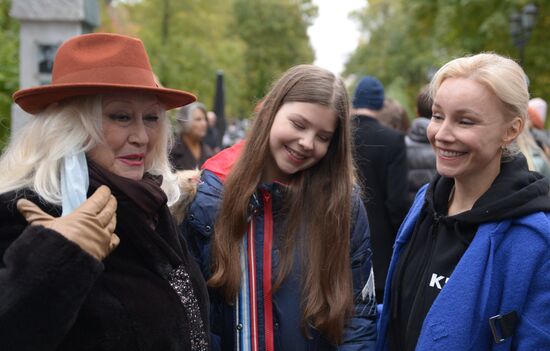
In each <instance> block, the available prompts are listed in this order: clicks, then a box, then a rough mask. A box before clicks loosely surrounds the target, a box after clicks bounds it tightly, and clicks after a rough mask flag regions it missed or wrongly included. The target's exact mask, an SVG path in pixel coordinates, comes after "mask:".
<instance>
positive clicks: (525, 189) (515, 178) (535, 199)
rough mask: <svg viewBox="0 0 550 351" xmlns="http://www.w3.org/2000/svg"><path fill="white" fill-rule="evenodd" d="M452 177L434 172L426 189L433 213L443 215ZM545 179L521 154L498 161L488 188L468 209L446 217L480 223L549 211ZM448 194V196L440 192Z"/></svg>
mask: <svg viewBox="0 0 550 351" xmlns="http://www.w3.org/2000/svg"><path fill="white" fill-rule="evenodd" d="M453 185H454V180H453V179H450V178H446V177H442V176H436V177H435V178H434V179H433V180H432V184H431V186H430V188H429V189H428V191H427V193H426V201H427V203H428V207H429V209H430V210H431V211H433V213H437V214H439V215H443V216H445V215H446V208H447V203H446V202H445V201H444V200H445V199H447V198H448V194H449V193H450V190H451V188H452V187H453ZM548 191H549V185H548V180H547V179H546V178H545V177H544V176H542V175H541V174H539V173H537V172H532V171H529V169H528V168H527V161H526V160H525V157H524V156H523V155H521V154H519V155H516V156H515V157H514V158H513V159H512V160H510V161H505V162H502V163H501V170H500V173H499V175H498V176H497V177H496V178H495V180H494V181H493V184H491V186H490V188H489V189H488V190H487V191H486V192H485V193H484V194H483V195H482V196H481V197H480V198H479V199H478V200H477V201H476V202H475V203H474V205H473V207H472V209H471V210H470V211H466V212H463V213H459V214H457V215H454V216H450V217H446V219H447V220H453V221H457V222H461V223H465V224H480V223H485V222H492V221H498V220H502V219H508V218H515V217H520V216H523V215H527V214H530V213H533V212H538V211H550V197H549V196H548ZM442 194H447V196H441V195H442ZM443 209H444V210H443Z"/></svg>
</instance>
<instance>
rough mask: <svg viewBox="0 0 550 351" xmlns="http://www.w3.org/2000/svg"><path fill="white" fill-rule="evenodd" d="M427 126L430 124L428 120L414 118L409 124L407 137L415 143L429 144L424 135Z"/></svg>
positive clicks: (426, 136)
mask: <svg viewBox="0 0 550 351" xmlns="http://www.w3.org/2000/svg"><path fill="white" fill-rule="evenodd" d="M428 124H430V120H429V119H428V118H423V117H418V118H415V119H414V120H413V121H412V123H411V128H410V129H409V132H408V133H407V136H408V137H409V138H411V140H414V141H416V142H419V143H425V144H429V143H430V141H429V140H428V135H427V134H426V130H427V129H428Z"/></svg>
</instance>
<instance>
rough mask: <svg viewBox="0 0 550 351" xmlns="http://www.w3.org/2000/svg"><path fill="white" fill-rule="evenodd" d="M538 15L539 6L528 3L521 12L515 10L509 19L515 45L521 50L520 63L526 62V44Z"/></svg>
mask: <svg viewBox="0 0 550 351" xmlns="http://www.w3.org/2000/svg"><path fill="white" fill-rule="evenodd" d="M536 16H537V7H536V6H535V5H534V4H527V5H525V6H524V7H523V9H522V10H521V13H519V12H517V11H514V12H513V13H512V14H511V15H510V17H509V19H508V21H509V25H510V33H511V34H512V39H513V41H514V46H515V47H516V48H517V49H518V51H519V64H520V65H522V64H523V62H524V49H525V44H527V41H528V40H529V37H530V36H531V31H532V30H533V27H534V26H535V18H536Z"/></svg>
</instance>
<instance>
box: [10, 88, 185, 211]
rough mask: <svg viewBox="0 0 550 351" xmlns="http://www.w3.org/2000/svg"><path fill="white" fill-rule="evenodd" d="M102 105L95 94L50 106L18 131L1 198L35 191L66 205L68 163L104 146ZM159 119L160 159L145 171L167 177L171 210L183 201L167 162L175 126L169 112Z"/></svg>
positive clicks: (164, 184)
mask: <svg viewBox="0 0 550 351" xmlns="http://www.w3.org/2000/svg"><path fill="white" fill-rule="evenodd" d="M101 101H102V95H93V96H85V97H75V98H71V99H67V100H64V101H62V102H60V103H54V104H51V105H50V106H48V108H46V109H45V110H44V111H42V112H40V113H39V114H37V115H35V116H33V117H32V118H31V119H30V120H29V121H28V122H27V123H26V124H25V125H24V126H23V127H21V128H20V129H19V130H17V132H15V133H14V134H13V135H12V136H11V140H10V143H9V145H8V146H7V148H6V149H5V151H4V153H3V154H2V156H1V157H0V170H2V171H1V172H0V194H3V193H6V192H9V191H17V190H22V189H30V190H33V191H34V192H36V193H37V194H38V195H39V196H40V197H41V198H43V199H44V200H46V201H48V202H50V203H52V204H56V205H61V185H60V170H61V165H62V162H63V158H64V157H65V156H67V155H70V154H73V153H75V152H81V151H83V152H87V151H89V150H90V149H92V148H93V147H95V146H96V145H99V144H102V143H105V141H104V138H103V131H102V103H101ZM159 117H161V119H162V123H163V127H164V128H162V131H161V133H160V137H159V141H158V143H157V145H155V147H154V148H153V151H152V152H153V153H154V156H155V157H152V160H153V161H152V163H151V164H149V165H145V167H146V169H145V171H146V172H148V173H150V174H153V175H161V176H162V177H163V182H162V185H161V188H162V189H163V191H164V192H165V193H166V196H167V197H168V204H169V205H171V204H173V203H174V202H176V201H177V199H178V198H179V196H180V189H179V187H178V182H177V177H176V176H175V174H173V173H172V169H171V165H170V161H169V160H168V151H169V149H170V148H171V147H172V143H173V140H172V133H171V125H170V121H169V119H168V118H167V117H166V113H165V111H164V109H163V110H162V111H161V114H160V116H159Z"/></svg>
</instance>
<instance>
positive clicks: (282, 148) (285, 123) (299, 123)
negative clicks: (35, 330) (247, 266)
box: [263, 102, 337, 182]
mask: <svg viewBox="0 0 550 351" xmlns="http://www.w3.org/2000/svg"><path fill="white" fill-rule="evenodd" d="M336 126H337V118H336V113H335V112H334V111H333V110H332V109H331V108H329V107H325V106H321V105H318V104H312V103H306V102H287V103H285V104H283V105H282V106H281V108H280V109H279V111H278V112H277V114H276V115H275V119H274V121H273V125H272V126H271V131H270V134H269V149H270V152H271V156H272V157H271V162H268V164H267V166H266V171H265V174H264V176H263V181H265V182H270V181H273V180H275V179H277V180H280V181H286V180H287V179H288V178H289V176H291V175H292V174H295V173H297V172H299V171H303V170H305V169H308V168H310V167H312V166H313V165H315V164H316V163H317V162H319V160H321V159H322V158H323V157H324V156H325V155H326V153H327V151H328V147H329V145H330V141H331V139H332V135H333V134H334V132H335V130H336Z"/></svg>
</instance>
